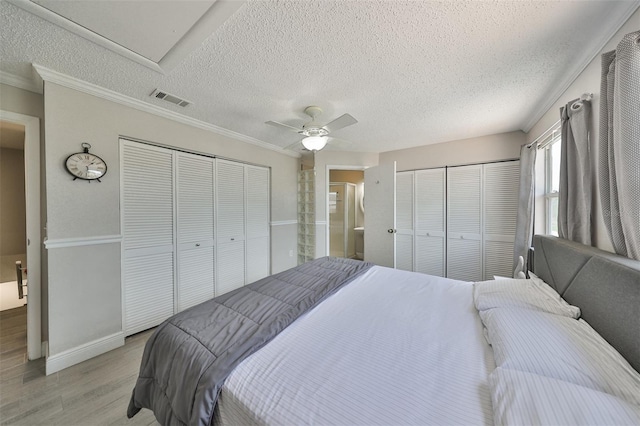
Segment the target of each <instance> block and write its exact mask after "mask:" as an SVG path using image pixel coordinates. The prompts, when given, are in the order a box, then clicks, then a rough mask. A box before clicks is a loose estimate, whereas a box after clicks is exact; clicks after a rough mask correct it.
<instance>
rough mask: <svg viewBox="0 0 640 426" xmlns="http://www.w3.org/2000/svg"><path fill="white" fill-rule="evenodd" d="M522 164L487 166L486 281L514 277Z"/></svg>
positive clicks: (510, 162) (485, 170) (485, 217)
mask: <svg viewBox="0 0 640 426" xmlns="http://www.w3.org/2000/svg"><path fill="white" fill-rule="evenodd" d="M519 179H520V162H519V161H508V162H504V163H492V164H485V165H484V185H483V188H484V191H483V192H484V233H483V235H484V279H485V280H490V279H493V276H494V275H501V276H505V277H510V276H512V275H513V271H512V268H513V242H514V240H515V234H516V216H517V214H518V186H519Z"/></svg>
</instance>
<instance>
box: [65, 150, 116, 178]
mask: <svg viewBox="0 0 640 426" xmlns="http://www.w3.org/2000/svg"><path fill="white" fill-rule="evenodd" d="M82 148H83V149H84V150H83V151H82V152H76V153H75V154H71V155H70V156H68V157H67V159H66V160H65V162H64V166H65V168H66V169H67V171H68V172H69V173H71V175H72V176H73V180H76V179H83V180H86V181H88V182H89V183H91V181H92V180H97V181H98V182H100V178H101V177H103V176H104V175H105V174H106V173H107V163H105V162H104V160H103V159H102V158H100V157H98V156H97V155H95V154H91V153H90V152H89V148H91V145H90V144H88V143H86V142H85V143H83V144H82Z"/></svg>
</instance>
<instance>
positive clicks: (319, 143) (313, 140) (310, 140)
mask: <svg viewBox="0 0 640 426" xmlns="http://www.w3.org/2000/svg"><path fill="white" fill-rule="evenodd" d="M326 144H327V138H326V137H325V136H308V137H306V138H304V139H302V146H304V147H305V148H307V149H308V150H309V151H320V150H321V149H322V148H324V147H325V145H326Z"/></svg>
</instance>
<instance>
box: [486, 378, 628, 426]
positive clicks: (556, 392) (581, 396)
mask: <svg viewBox="0 0 640 426" xmlns="http://www.w3.org/2000/svg"><path fill="white" fill-rule="evenodd" d="M489 383H490V385H491V399H492V402H493V415H494V422H495V424H496V425H525V424H539V425H585V426H586V425H639V424H640V406H637V405H635V404H630V403H629V402H627V401H625V400H623V399H620V398H618V397H616V396H613V395H610V394H607V393H603V392H599V391H596V390H593V389H590V388H586V387H583V386H578V385H575V384H573V383H569V382H564V381H562V380H558V379H553V378H550V377H544V376H539V375H537V374H531V373H526V372H523V371H516V370H508V369H504V368H500V367H498V368H496V369H495V370H494V371H493V373H491V375H490V376H489Z"/></svg>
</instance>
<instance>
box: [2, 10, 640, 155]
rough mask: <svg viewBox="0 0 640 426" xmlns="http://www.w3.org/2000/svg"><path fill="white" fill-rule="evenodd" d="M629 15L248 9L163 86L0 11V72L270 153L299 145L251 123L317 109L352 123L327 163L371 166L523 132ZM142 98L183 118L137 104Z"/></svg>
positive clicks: (37, 23)
mask: <svg viewBox="0 0 640 426" xmlns="http://www.w3.org/2000/svg"><path fill="white" fill-rule="evenodd" d="M14 1H15V0H14ZM99 2H100V1H99V0H98V1H95V0H94V1H93V2H92V3H99ZM637 7H638V2H630V1H610V0H607V1H453V0H449V1H439V2H436V1H389V0H381V1H375V0H372V1H346V0H343V1H324V0H320V1H264V0H257V1H251V0H250V1H248V2H246V4H244V5H242V6H241V7H240V9H239V10H237V12H235V13H234V14H233V15H232V16H231V17H230V18H228V19H227V20H226V22H224V24H222V25H220V26H219V27H218V28H217V30H216V31H215V32H214V33H212V34H211V35H210V36H208V37H206V38H204V39H203V41H202V43H201V44H200V45H199V46H198V47H196V48H195V49H194V50H193V51H192V53H191V54H188V55H186V56H185V57H184V59H182V60H181V62H180V63H178V64H177V65H176V66H175V67H173V68H172V69H171V70H170V71H168V72H166V74H163V73H160V72H157V71H154V70H152V69H149V68H148V67H144V66H142V65H140V64H138V63H136V62H134V61H132V60H130V59H127V58H125V57H123V56H121V55H118V54H117V53H114V52H112V51H110V50H107V49H105V48H104V47H101V46H99V45H97V44H95V43H92V42H91V41H89V40H87V39H85V38H82V37H78V36H77V35H75V34H73V33H71V32H69V31H67V30H66V29H63V28H61V27H60V26H56V25H54V24H52V23H49V22H47V21H45V20H43V19H42V18H40V17H38V16H35V15H33V14H31V13H28V12H26V11H25V10H23V9H21V8H18V7H16V6H15V5H13V4H10V3H7V2H6V1H2V2H0V13H1V15H0V19H1V21H0V31H1V36H2V43H0V70H1V71H4V72H7V73H10V74H16V75H21V76H24V77H30V76H31V75H32V70H31V67H30V64H31V63H36V64H40V65H43V66H45V67H47V68H50V69H53V70H55V71H58V72H61V73H64V74H67V75H69V76H72V77H76V78H79V79H81V80H84V81H87V82H90V83H93V84H96V85H99V86H102V87H105V88H107V89H111V90H114V91H117V92H119V93H122V94H125V95H127V96H130V97H132V98H135V99H138V100H141V101H144V102H148V103H150V104H153V105H156V106H160V107H162V108H166V109H168V110H172V111H175V112H179V113H181V114H184V115H188V116H190V117H192V118H195V119H198V120H201V121H204V122H207V123H211V124H214V125H216V126H219V127H222V128H225V129H229V130H232V131H234V132H237V133H240V134H243V135H246V136H249V137H251V138H255V139H258V140H261V141H264V142H267V143H270V144H273V145H275V146H277V147H286V146H289V145H290V144H292V143H294V142H295V141H297V140H299V139H300V138H299V137H298V135H296V134H295V133H293V132H287V131H285V130H280V129H277V128H275V127H272V126H268V125H266V124H264V123H265V121H268V120H274V121H280V122H283V123H286V124H289V125H292V126H301V125H302V124H303V123H304V122H305V121H306V120H305V118H308V117H306V116H305V115H304V114H303V113H302V111H303V109H304V107H306V106H308V105H318V106H320V107H322V108H323V110H324V114H323V115H322V116H321V117H320V118H319V121H320V122H328V121H330V120H332V119H334V118H336V117H338V116H340V115H341V114H343V113H346V112H348V113H350V114H351V115H353V116H354V117H355V118H356V119H358V121H359V122H358V123H357V124H355V125H353V126H350V127H347V128H344V129H342V130H339V131H337V132H336V133H335V134H333V135H332V136H335V137H337V138H340V139H341V140H343V141H342V143H340V144H334V146H333V149H338V148H336V147H337V146H339V147H340V149H344V150H351V151H369V152H384V151H389V150H394V149H401V148H408V147H413V146H419V145H425V144H430V143H438V142H443V141H449V140H455V139H463V138H469V137H475V136H483V135H488V134H495V133H502V132H508V131H514V130H525V131H527V130H528V129H529V128H530V127H531V126H532V125H533V124H534V123H535V121H536V120H537V119H538V118H539V117H540V116H541V114H542V113H544V112H545V111H546V109H547V108H548V107H549V106H550V105H551V103H553V102H554V101H555V99H553V97H554V96H556V97H557V96H558V95H559V94H560V92H559V89H561V88H563V87H566V86H567V85H568V84H569V83H570V82H571V81H572V80H573V78H575V76H576V75H577V73H579V72H580V71H581V70H582V67H584V66H585V65H586V63H587V62H588V61H589V60H590V59H591V58H592V57H593V56H594V55H595V54H596V53H597V52H598V51H599V50H600V49H601V48H602V46H603V45H604V43H605V42H606V41H607V40H608V38H609V37H611V36H612V35H613V34H614V33H615V31H616V30H617V28H618V27H619V26H620V25H621V24H622V23H623V19H624V17H625V16H629V14H630V11H631V10H633V9H634V8H637ZM84 13H87V12H86V11H85V12H84ZM111 27H112V28H113V27H117V23H116V22H112V25H111ZM147 30H148V31H147V37H148V38H149V40H153V39H154V38H155V37H159V35H158V32H160V33H162V32H163V31H165V29H164V28H162V27H155V26H149V27H148V28H147ZM155 88H160V89H162V90H165V91H167V92H169V93H172V94H175V95H177V96H179V97H182V98H185V99H188V100H190V101H192V102H193V105H190V106H189V107H187V108H184V109H183V108H180V107H177V106H173V105H171V104H167V103H166V102H163V101H160V100H157V99H153V98H150V97H149V94H150V93H151V91H152V90H153V89H155ZM596 89H597V88H591V87H585V91H593V90H596ZM344 141H348V143H347V142H344ZM330 149H331V143H330Z"/></svg>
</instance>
